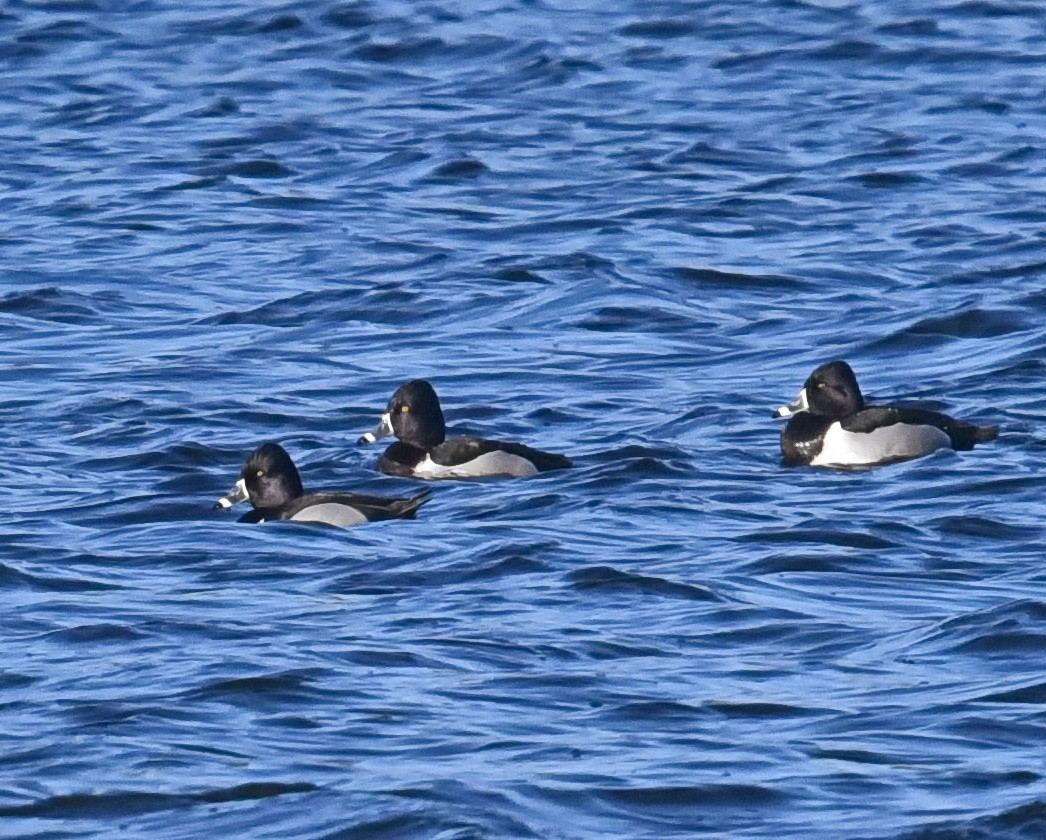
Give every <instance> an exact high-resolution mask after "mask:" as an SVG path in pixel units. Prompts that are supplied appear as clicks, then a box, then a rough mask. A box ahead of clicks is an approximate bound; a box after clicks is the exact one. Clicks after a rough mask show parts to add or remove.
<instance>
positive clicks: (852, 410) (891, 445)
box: [773, 360, 999, 467]
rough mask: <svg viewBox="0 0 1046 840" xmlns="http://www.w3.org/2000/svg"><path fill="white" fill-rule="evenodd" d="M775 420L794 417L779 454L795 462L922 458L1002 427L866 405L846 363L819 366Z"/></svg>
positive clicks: (851, 463)
mask: <svg viewBox="0 0 1046 840" xmlns="http://www.w3.org/2000/svg"><path fill="white" fill-rule="evenodd" d="M773 416H774V417H775V418H778V419H782V418H790V419H789V420H788V425H787V426H785V428H784V431H783V432H781V453H782V455H783V456H784V462H785V463H786V464H791V465H806V464H808V465H810V466H815V467H870V466H878V465H881V464H891V463H896V462H899V461H908V460H911V459H913V458H921V457H922V456H924V455H928V454H930V453H931V452H934V451H936V450H938V449H942V448H950V449H956V450H969V449H973V447H974V446H975V445H976V444H978V443H984V442H985V441H989V440H993V439H994V438H996V437H997V436H998V434H999V427H998V426H974V425H971V424H970V423H964V422H963V421H961V420H956V419H954V418H952V417H949V416H948V415H946V414H940V413H938V412H936V411H926V410H924V409H920V408H909V407H904V406H897V405H881V406H868V405H866V404H865V401H864V396H863V395H862V394H861V388H860V386H859V385H858V384H857V376H856V375H855V374H854V372H853V369H852V368H851V367H850V365H849V364H847V363H846V362H844V361H841V360H836V361H832V362H827V363H826V364H823V365H821V366H820V367H818V368H817V369H816V370H815V371H814V372H813V373H811V374H810V376H809V377H808V378H807V380H806V382H805V383H804V384H803V388H802V390H801V391H800V392H799V394H798V396H797V397H796V398H795V400H794V401H792V402H790V403H789V404H788V405H783V406H781V407H780V408H778V409H777V410H776V411H775V412H774V415H773Z"/></svg>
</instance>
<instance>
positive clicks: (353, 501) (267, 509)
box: [215, 443, 431, 528]
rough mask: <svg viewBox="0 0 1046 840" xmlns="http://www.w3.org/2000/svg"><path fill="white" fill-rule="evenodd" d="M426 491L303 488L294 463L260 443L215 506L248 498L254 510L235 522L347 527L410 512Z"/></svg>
mask: <svg viewBox="0 0 1046 840" xmlns="http://www.w3.org/2000/svg"><path fill="white" fill-rule="evenodd" d="M430 495H431V494H430V492H429V491H423V492H421V493H417V494H416V495H414V496H411V497H409V498H397V497H388V496H368V495H364V494H361V493H343V492H319V493H306V492H305V489H304V488H303V487H302V483H301V477H300V476H299V474H298V469H297V467H295V466H294V462H293V461H292V460H291V457H290V455H288V454H287V451H286V450H285V449H284V448H283V447H282V446H280V445H279V444H276V443H265V444H262V445H261V446H259V447H258V448H257V449H256V450H254V452H252V453H251V455H250V456H249V457H248V458H247V461H246V463H245V464H244V466H243V469H242V470H241V471H240V477H239V479H238V480H237V482H236V485H235V486H234V487H233V489H232V490H231V491H230V492H229V493H228V494H227V495H225V496H223V497H222V498H221V499H219V500H218V501H217V503H216V504H215V507H222V508H229V507H232V506H233V505H236V504H239V503H240V502H245V501H249V502H250V503H251V506H252V507H253V510H251V511H249V512H247V513H246V514H244V515H243V516H242V517H240V520H239V521H240V522H268V521H271V520H277V519H284V520H290V521H294V522H314V523H320V524H324V525H334V526H336V527H339V528H349V527H352V526H354V525H362V524H364V523H366V522H379V521H381V520H385V519H401V518H403V517H410V516H413V515H414V513H415V511H417V509H418V508H419V507H420V506H421V505H422V504H424V503H425V501H426V500H427V499H428V498H429V496H430Z"/></svg>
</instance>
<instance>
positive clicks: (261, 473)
mask: <svg viewBox="0 0 1046 840" xmlns="http://www.w3.org/2000/svg"><path fill="white" fill-rule="evenodd" d="M255 475H256V476H258V478H261V477H262V476H263V475H265V470H258V472H256V473H255Z"/></svg>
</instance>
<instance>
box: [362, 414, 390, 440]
mask: <svg viewBox="0 0 1046 840" xmlns="http://www.w3.org/2000/svg"><path fill="white" fill-rule="evenodd" d="M391 434H392V415H391V414H390V413H389V412H387V411H386V412H385V413H384V414H382V415H381V420H379V421H378V425H377V426H375V427H374V428H373V429H371V430H370V431H369V432H367V434H365V435H362V436H361V437H360V439H359V440H358V441H356V443H374V441H376V440H381V439H382V438H383V437H388V436H389V435H391Z"/></svg>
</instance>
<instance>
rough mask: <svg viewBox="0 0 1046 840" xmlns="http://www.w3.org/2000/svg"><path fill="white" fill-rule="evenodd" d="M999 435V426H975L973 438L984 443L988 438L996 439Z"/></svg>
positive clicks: (976, 441)
mask: <svg viewBox="0 0 1046 840" xmlns="http://www.w3.org/2000/svg"><path fill="white" fill-rule="evenodd" d="M998 436H999V427H998V426H974V431H973V440H974V442H975V443H984V442H985V441H988V440H995V438H997V437H998Z"/></svg>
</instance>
